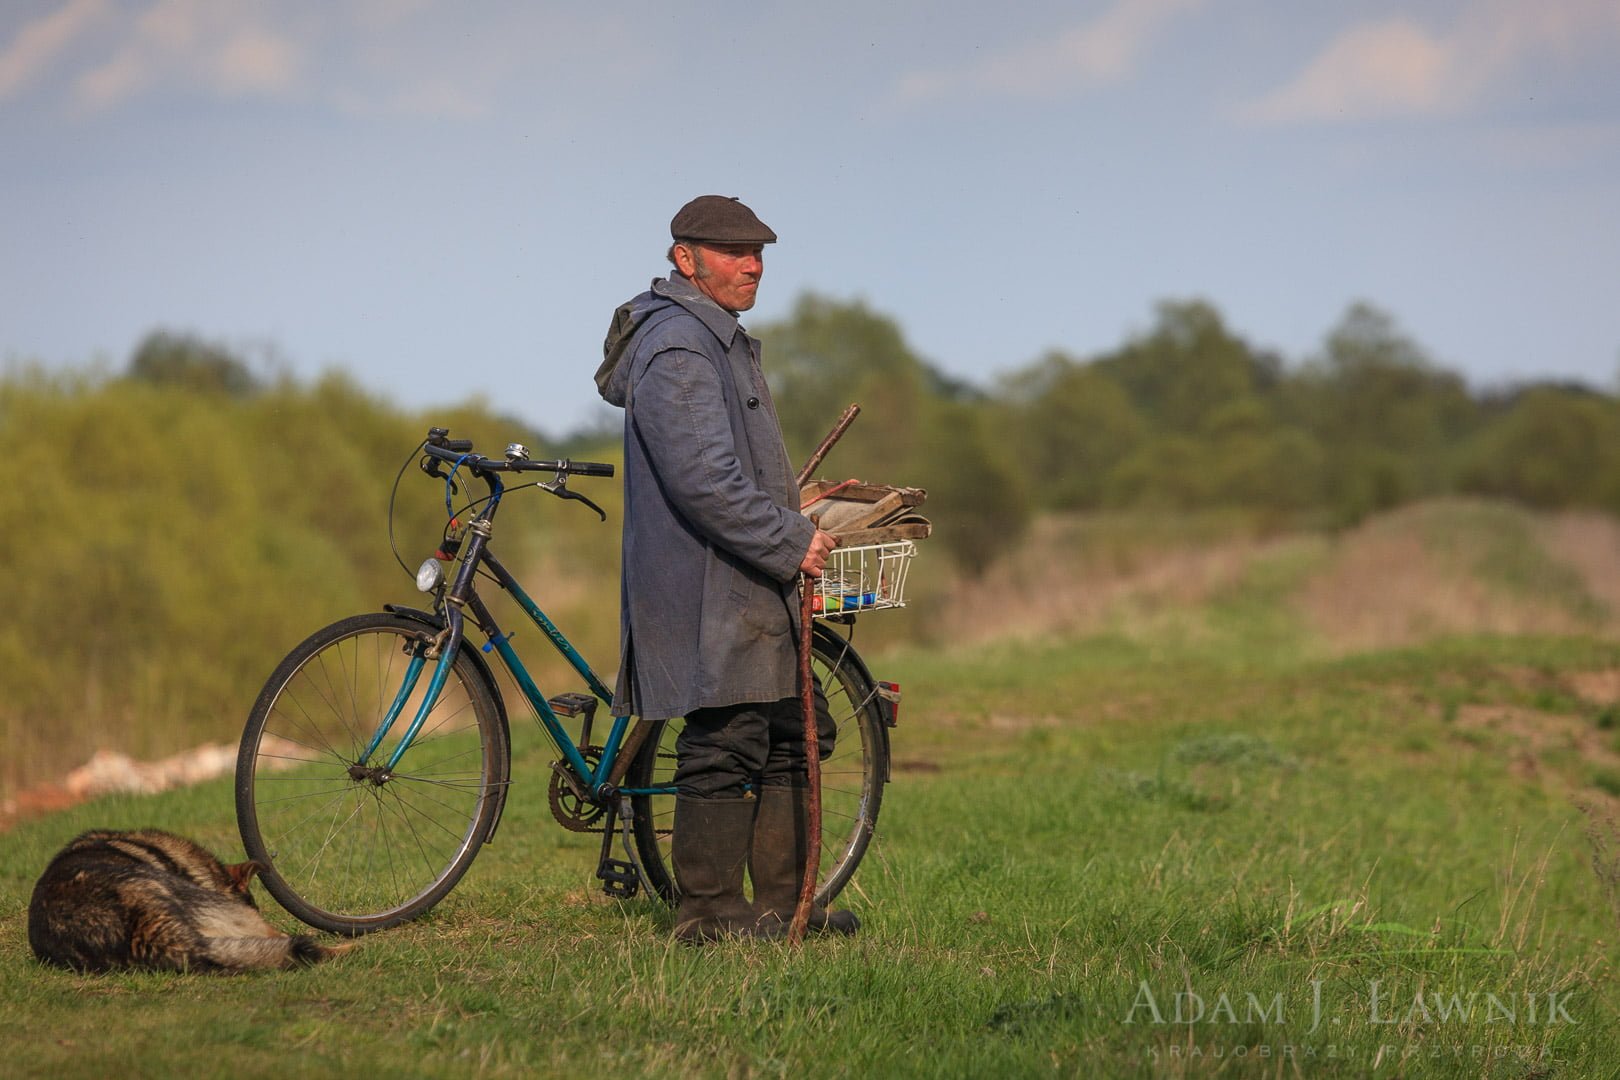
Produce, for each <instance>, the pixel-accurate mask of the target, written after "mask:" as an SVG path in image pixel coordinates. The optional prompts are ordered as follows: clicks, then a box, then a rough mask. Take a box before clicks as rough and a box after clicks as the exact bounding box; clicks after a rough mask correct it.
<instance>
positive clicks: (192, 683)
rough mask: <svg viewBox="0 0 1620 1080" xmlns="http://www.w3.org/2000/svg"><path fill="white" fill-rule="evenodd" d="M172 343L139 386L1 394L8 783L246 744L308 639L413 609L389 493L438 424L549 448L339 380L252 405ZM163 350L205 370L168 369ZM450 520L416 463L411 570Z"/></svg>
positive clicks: (510, 544) (147, 354)
mask: <svg viewBox="0 0 1620 1080" xmlns="http://www.w3.org/2000/svg"><path fill="white" fill-rule="evenodd" d="M159 337H161V336H158V337H154V338H153V339H149V340H148V342H147V343H145V344H143V346H142V349H141V350H140V351H139V352H138V353H137V356H136V358H135V361H134V362H133V363H132V365H131V373H130V375H129V376H128V377H124V378H116V377H109V376H106V375H100V376H95V375H83V374H75V375H66V376H60V377H56V378H51V377H47V376H44V375H42V374H39V373H37V372H27V373H22V374H19V375H17V376H15V377H11V378H8V379H6V380H5V381H4V382H3V383H0V432H6V433H11V437H10V438H9V444H10V445H9V448H8V459H9V460H8V465H9V472H10V476H9V479H8V485H9V487H10V495H9V496H8V498H7V499H6V500H5V501H4V503H0V526H3V528H4V532H5V534H6V535H7V536H9V537H11V539H12V542H13V544H14V547H15V550H16V553H17V558H16V559H15V562H14V566H15V569H14V571H13V573H12V575H11V580H10V582H9V585H8V589H7V594H8V612H9V614H10V617H9V618H8V619H6V620H5V621H4V623H3V624H0V663H4V664H5V666H6V671H7V677H6V690H7V693H6V695H5V698H4V700H3V701H0V789H3V788H14V787H15V786H16V785H18V784H19V783H21V782H22V781H23V780H24V778H35V779H38V778H43V777H47V776H59V775H61V774H62V773H65V772H66V771H67V770H68V769H70V768H72V767H74V766H76V765H79V764H82V763H83V762H84V761H85V760H86V759H87V758H88V757H89V756H90V754H91V753H92V752H93V751H95V750H96V749H97V748H98V747H106V748H109V749H115V750H119V751H122V752H125V753H129V754H132V755H135V756H138V757H159V756H163V755H165V754H168V753H173V752H175V751H177V750H180V749H182V748H184V747H187V746H191V745H195V744H197V743H199V742H204V741H226V742H234V741H235V739H237V738H238V737H239V736H240V733H241V725H242V722H243V720H244V719H245V717H246V714H247V711H248V709H249V707H250V706H251V705H252V702H253V699H254V697H255V695H256V694H257V693H258V690H259V687H260V686H261V685H262V684H263V681H264V679H265V677H266V676H267V675H268V674H269V672H270V671H271V669H272V668H274V666H275V664H276V663H277V662H278V660H279V659H280V657H281V656H282V655H284V654H285V653H286V652H287V651H288V650H289V649H290V648H291V647H292V646H293V645H295V644H296V643H297V642H298V641H299V640H301V639H302V638H303V637H304V636H306V635H307V634H309V633H311V632H313V631H314V630H315V629H317V628H318V627H320V626H322V625H324V624H325V623H328V622H331V621H333V620H334V619H336V618H338V617H341V616H344V615H348V614H353V613H355V612H357V611H366V610H377V609H378V608H379V607H380V606H381V605H382V604H383V603H384V602H387V601H411V600H413V598H416V597H417V594H416V592H415V591H414V589H413V588H412V586H411V584H410V581H409V579H408V578H407V577H406V575H405V574H404V573H402V572H401V570H400V568H399V566H398V565H397V564H396V563H395V561H394V558H393V555H392V553H391V552H390V550H389V546H388V534H387V523H388V508H389V493H390V488H391V487H392V485H393V482H394V477H395V474H396V471H397V470H398V469H399V466H400V465H401V464H403V463H404V462H405V461H406V460H407V458H409V457H411V450H412V448H413V447H414V446H415V445H417V443H419V442H420V440H421V439H422V437H423V435H424V434H425V432H426V430H427V428H428V427H429V426H431V424H440V425H445V426H449V427H451V428H452V429H453V430H455V431H456V433H457V434H458V435H465V436H469V437H472V438H475V439H478V440H480V444H479V445H480V446H481V447H490V448H493V450H495V451H498V450H499V449H500V448H501V447H502V446H504V445H505V444H506V442H507V441H509V440H512V439H527V440H528V441H530V443H531V445H540V444H539V443H538V442H537V441H536V440H534V438H533V436H532V434H529V433H525V432H524V431H522V429H521V428H517V427H515V426H514V425H512V424H511V422H509V421H501V420H498V419H497V418H495V417H492V416H491V415H490V414H489V412H488V410H487V409H485V408H483V407H482V406H478V405H468V406H461V407H456V408H445V409H442V410H438V411H436V412H435V413H434V414H433V415H432V416H431V417H420V418H419V417H413V416H410V415H407V414H405V413H403V412H401V411H400V410H398V409H397V408H395V407H393V406H392V405H390V404H388V403H387V402H386V401H384V400H381V399H379V398H376V397H374V396H372V395H370V394H368V393H366V392H364V391H362V390H361V389H360V388H359V387H358V386H357V385H356V384H355V383H354V382H353V381H352V380H351V379H349V378H348V377H346V376H343V375H341V374H330V375H327V376H325V377H323V378H322V379H320V380H318V381H317V382H315V383H314V384H312V385H308V386H302V385H298V384H295V383H292V382H290V381H287V380H282V381H279V382H276V383H274V384H270V385H258V384H255V385H254V387H253V390H252V392H251V393H249V392H245V389H244V388H245V387H246V385H247V384H245V383H242V382H241V381H240V380H237V379H235V377H234V376H233V375H231V374H230V373H232V372H238V371H239V370H245V368H241V367H240V365H239V364H238V363H237V362H236V361H235V360H233V359H232V358H230V357H229V356H225V355H213V354H199V353H197V352H195V351H194V350H193V351H189V352H188V351H187V349H186V348H179V349H178V350H170V351H169V352H167V353H163V352H162V351H161V350H159V349H157V347H156V346H155V345H154V342H155V341H157V340H159ZM164 340H168V339H164ZM160 354H161V356H168V357H169V358H170V359H172V358H173V357H175V356H180V357H182V358H185V357H190V358H191V359H192V360H195V359H196V358H197V356H199V355H202V359H203V361H206V362H199V363H198V364H195V365H192V366H190V367H188V366H186V364H189V363H191V360H187V361H186V363H184V364H178V365H170V366H165V365H166V364H168V361H166V360H165V361H162V362H159V361H158V360H153V359H152V358H153V357H154V356H160ZM215 361H218V362H217V363H216V362H215ZM188 372H189V373H190V374H187V373H188ZM198 372H201V373H203V375H205V376H207V377H198V378H192V377H191V375H192V374H196V373H198ZM215 375H218V376H220V378H219V379H215V378H213V376H215ZM16 432H26V433H27V437H26V438H19V437H16V435H15V433H16ZM465 500H466V493H465V490H464V491H463V494H462V496H461V497H460V500H459V502H458V505H459V504H460V503H464V502H465ZM608 501H611V500H608ZM522 506H523V504H522V503H517V502H516V501H514V509H513V510H512V511H510V512H509V513H508V514H507V515H506V516H505V517H504V518H503V519H502V521H503V523H504V524H506V526H507V527H506V528H504V529H503V531H502V538H503V543H502V545H501V549H502V551H503V552H505V553H507V555H508V557H509V558H514V557H515V566H516V567H517V568H518V569H519V570H522V569H523V568H525V566H526V565H528V564H529V563H530V562H531V561H533V560H536V559H539V558H540V557H541V555H542V551H541V548H540V545H539V543H538V540H537V534H536V532H535V526H536V525H538V524H540V522H541V519H539V518H538V517H536V516H535V515H533V514H532V513H528V512H526V511H525V510H524V509H520V507H522ZM548 510H549V507H548ZM585 517H586V516H585V515H569V514H552V515H550V516H549V517H548V518H546V519H545V524H546V525H547V527H548V528H553V529H555V530H556V533H557V536H556V537H554V538H553V540H552V543H554V544H563V543H567V541H566V540H564V539H562V537H564V536H567V535H571V532H572V531H583V530H586V529H587V528H588V526H589V525H592V524H595V519H594V517H590V518H589V521H586V520H585ZM443 524H444V504H443V486H442V485H441V484H440V483H438V482H437V481H431V480H428V479H427V478H426V477H423V476H422V475H421V474H420V473H418V472H416V471H415V470H414V469H411V470H408V471H407V473H406V475H405V477H404V479H403V481H402V487H401V492H400V499H399V502H398V505H397V506H396V507H395V532H396V536H397V539H398V542H399V546H400V551H401V556H402V557H403V558H404V559H405V561H406V563H407V564H408V565H409V566H410V567H411V568H412V571H413V572H414V568H415V566H416V564H417V563H418V562H420V561H421V559H422V558H424V557H425V556H427V555H428V554H430V553H431V552H432V551H433V550H434V549H435V548H436V547H437V545H438V538H439V536H440V533H441V531H442V528H443ZM601 528H605V526H604V527H601ZM591 538H592V539H593V540H594V542H595V543H596V545H597V548H598V551H600V550H602V549H603V548H604V547H605V548H606V550H607V551H608V552H610V555H609V557H608V560H607V561H609V562H610V563H611V562H612V558H613V557H614V556H615V555H616V552H617V544H616V543H614V544H607V545H603V544H602V540H603V534H602V532H601V531H600V529H598V530H597V531H595V532H594V533H593V534H592V536H591ZM591 557H592V558H595V559H596V560H597V561H601V559H602V557H601V556H600V555H597V554H594V553H593V555H592V556H591ZM614 572H616V571H614V570H613V568H612V567H611V566H610V567H609V568H608V571H607V573H608V574H611V573H614ZM604 577H606V581H607V582H608V583H609V587H608V588H606V589H604V590H603V591H601V592H599V593H597V594H596V595H595V596H594V597H589V598H587V597H585V596H583V595H581V596H578V597H576V598H574V600H573V602H572V603H573V605H574V606H584V605H585V604H586V603H588V602H589V601H590V600H594V602H595V603H596V604H597V605H598V606H601V607H605V608H607V609H609V611H608V617H609V618H611V619H614V620H616V616H617V607H616V604H615V603H614V602H613V600H612V597H613V596H615V595H616V594H615V593H614V592H612V591H611V588H610V585H611V581H612V578H611V577H610V576H607V575H604ZM604 596H606V597H608V598H609V599H607V600H603V597H604ZM553 614H554V615H556V616H558V617H562V616H563V615H565V614H566V611H555V610H554V611H553ZM602 621H605V620H602ZM592 640H593V641H594V642H596V643H598V644H602V643H604V642H605V643H606V644H607V645H608V646H609V647H610V646H611V643H612V642H613V641H615V640H616V636H613V635H608V634H600V633H596V634H595V635H594V637H593V638H592ZM598 655H600V654H598Z"/></svg>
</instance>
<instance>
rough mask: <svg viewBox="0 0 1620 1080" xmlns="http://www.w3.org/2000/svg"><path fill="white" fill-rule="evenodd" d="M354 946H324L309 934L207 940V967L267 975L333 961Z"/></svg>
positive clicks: (205, 958) (351, 944)
mask: <svg viewBox="0 0 1620 1080" xmlns="http://www.w3.org/2000/svg"><path fill="white" fill-rule="evenodd" d="M352 948H354V943H353V942H349V943H347V944H343V945H322V944H321V943H320V942H318V941H316V940H315V939H314V938H312V937H310V936H309V935H307V934H295V935H293V936H292V937H211V938H205V939H204V956H203V959H204V963H205V964H206V965H207V966H211V967H214V968H217V969H220V970H223V971H264V970H272V969H276V968H293V967H305V966H307V965H309V964H318V963H320V962H321V961H323V960H330V959H331V958H332V957H334V956H337V955H338V954H340V953H345V952H348V951H349V950H350V949H352Z"/></svg>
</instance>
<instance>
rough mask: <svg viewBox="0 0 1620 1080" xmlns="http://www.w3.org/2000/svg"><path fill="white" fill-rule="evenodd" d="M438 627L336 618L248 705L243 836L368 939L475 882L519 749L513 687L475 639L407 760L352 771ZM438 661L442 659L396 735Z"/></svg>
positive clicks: (301, 904) (395, 619)
mask: <svg viewBox="0 0 1620 1080" xmlns="http://www.w3.org/2000/svg"><path fill="white" fill-rule="evenodd" d="M433 634H434V628H433V627H432V626H430V625H427V624H424V623H422V622H419V621H415V620H412V619H408V618H402V617H400V616H398V615H390V614H382V613H376V614H367V615H357V616H354V617H352V618H348V619H343V620H341V621H339V622H336V623H333V624H332V625H331V626H328V627H325V628H324V629H322V630H319V631H316V632H315V633H314V634H312V635H310V636H309V637H308V638H307V639H305V640H304V642H303V643H302V644H300V645H299V646H298V647H297V648H295V649H294V650H293V651H292V652H291V653H289V654H288V655H287V657H286V659H284V660H283V661H282V662H281V664H280V665H279V666H278V667H277V668H276V670H275V672H274V674H272V675H271V676H270V679H269V681H268V682H267V683H266V684H265V687H264V690H263V691H262V692H261V693H260V694H259V697H258V700H257V701H256V702H255V704H254V706H253V711H252V713H251V714H250V715H249V717H248V722H247V727H246V729H245V730H244V731H243V733H242V743H241V747H240V749H239V751H238V753H237V760H236V815H237V826H238V828H239V829H240V830H241V833H242V843H243V845H244V846H245V847H246V849H247V854H248V858H250V859H252V860H253V861H255V862H257V863H258V864H259V865H260V867H261V870H260V875H259V876H260V879H261V880H262V881H263V882H264V886H265V888H266V889H267V890H268V891H269V893H270V895H271V896H273V897H275V899H276V900H277V901H278V902H279V903H280V904H281V906H282V907H284V908H286V909H287V911H288V912H290V913H291V914H292V915H293V916H295V917H296V918H298V919H300V920H301V921H303V922H305V923H308V924H309V925H310V926H313V927H316V928H318V929H321V930H329V931H331V932H333V933H338V934H345V935H350V936H354V935H358V934H364V933H368V932H370V931H373V930H381V929H383V928H385V927H389V926H396V925H398V924H400V923H402V922H406V921H408V920H410V919H414V918H416V917H418V916H420V915H422V914H423V913H424V912H426V911H427V910H428V909H430V908H432V907H433V905H435V904H437V903H438V902H439V901H440V900H442V899H444V897H445V896H446V895H447V894H448V893H449V892H450V890H451V889H452V888H454V887H455V885H456V883H457V882H458V881H460V880H461V877H462V875H463V874H465V873H466V872H467V869H468V867H470V866H471V865H472V862H473V859H474V858H475V857H476V856H477V854H478V851H479V848H480V847H481V846H482V845H483V843H484V840H485V839H486V838H487V837H488V836H489V833H490V830H491V828H492V826H493V824H494V822H495V820H496V815H497V813H498V811H499V808H500V805H501V802H502V795H503V793H504V791H505V785H506V783H507V781H508V778H509V772H510V768H511V762H510V756H509V748H508V743H507V738H506V731H505V727H504V723H503V720H502V716H503V714H502V711H501V707H500V702H499V698H498V697H497V694H498V691H497V690H496V688H495V687H493V686H491V685H490V684H489V680H488V678H487V676H486V675H485V674H484V669H483V667H482V665H480V664H479V663H478V662H477V658H475V657H474V656H473V655H472V654H471V651H470V649H469V647H468V646H466V645H465V644H463V646H462V648H461V649H460V651H459V654H458V656H457V657H456V661H455V663H454V664H452V665H451V668H450V672H449V674H448V676H447V678H446V680H445V684H444V687H443V689H442V691H441V693H440V695H439V700H438V701H437V702H436V703H435V705H434V708H433V710H432V712H430V713H429V714H428V717H427V719H426V721H425V722H424V724H423V725H422V728H421V730H420V731H419V732H418V734H417V736H416V738H415V740H414V741H413V742H412V744H411V747H410V749H409V750H408V751H407V752H406V754H405V756H404V757H403V758H402V759H401V760H400V762H399V765H398V766H397V767H396V769H395V770H394V771H393V772H392V773H391V774H388V775H387V776H383V777H377V776H376V775H374V774H373V775H355V774H354V773H352V772H351V766H356V763H357V758H358V757H359V755H360V753H361V752H362V751H363V750H364V748H365V746H366V744H367V743H368V742H369V741H370V739H371V737H372V734H373V732H374V731H375V730H376V727H377V723H378V720H379V719H380V718H381V717H382V715H383V714H384V712H385V711H386V709H387V707H388V705H389V703H390V702H391V701H392V700H393V698H394V696H395V694H396V693H397V691H398V689H399V687H400V686H401V685H402V681H401V680H402V677H403V674H404V671H405V669H406V666H407V665H408V663H409V660H410V654H411V653H412V652H413V651H414V650H419V649H422V648H425V645H426V643H427V642H428V641H431V639H432V637H433ZM432 672H433V662H432V661H427V662H426V663H425V664H424V667H423V670H422V672H421V676H420V678H419V679H418V680H417V682H416V686H415V688H414V690H413V692H412V694H411V696H410V698H409V700H408V701H407V702H406V704H405V706H404V708H403V710H402V711H401V712H400V714H399V718H398V720H397V721H396V722H395V725H394V731H393V733H392V734H393V735H396V736H397V735H398V734H401V733H403V732H404V731H405V729H406V727H407V726H408V725H409V723H410V721H411V720H412V718H413V717H414V716H415V715H416V711H417V708H418V705H419V703H420V702H421V700H422V697H423V694H424V693H425V691H426V689H427V686H428V683H429V681H430V677H431V675H432ZM393 745H394V742H393V739H392V738H390V739H388V740H385V741H384V742H383V743H382V745H381V746H380V747H379V749H378V752H377V753H376V754H374V755H373V756H372V760H373V761H386V759H387V754H388V751H389V748H390V747H391V746H393Z"/></svg>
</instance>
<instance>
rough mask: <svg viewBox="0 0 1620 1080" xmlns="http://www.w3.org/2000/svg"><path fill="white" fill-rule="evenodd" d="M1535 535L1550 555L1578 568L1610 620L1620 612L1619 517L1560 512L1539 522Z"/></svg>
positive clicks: (1586, 584)
mask: <svg viewBox="0 0 1620 1080" xmlns="http://www.w3.org/2000/svg"><path fill="white" fill-rule="evenodd" d="M1536 535H1537V538H1538V539H1539V540H1540V541H1541V543H1542V545H1543V546H1544V547H1545V548H1546V549H1547V553H1548V554H1549V555H1551V556H1552V557H1553V558H1555V559H1557V560H1558V561H1560V562H1562V563H1563V564H1564V565H1565V566H1568V567H1569V568H1570V569H1571V570H1573V571H1575V573H1576V574H1577V575H1578V576H1579V577H1580V580H1581V584H1582V585H1584V586H1585V588H1586V591H1587V593H1588V594H1589V595H1590V596H1591V597H1592V599H1594V600H1596V601H1597V602H1598V603H1599V604H1601V605H1602V606H1603V607H1604V609H1605V610H1606V611H1607V612H1608V615H1609V619H1610V621H1611V622H1612V621H1613V620H1614V618H1615V617H1616V616H1620V521H1616V520H1615V519H1614V518H1612V517H1609V516H1607V515H1605V514H1595V513H1568V514H1559V515H1557V516H1555V517H1551V518H1547V519H1545V520H1543V521H1541V522H1540V523H1538V525H1537V527H1536Z"/></svg>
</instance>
